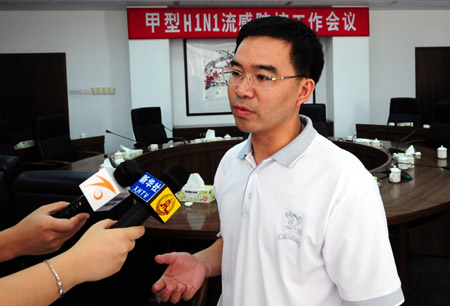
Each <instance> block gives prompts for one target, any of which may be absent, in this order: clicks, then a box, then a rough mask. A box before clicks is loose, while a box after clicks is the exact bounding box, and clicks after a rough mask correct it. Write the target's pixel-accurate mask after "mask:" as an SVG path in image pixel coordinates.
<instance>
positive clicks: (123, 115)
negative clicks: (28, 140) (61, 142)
mask: <svg viewBox="0 0 450 306" xmlns="http://www.w3.org/2000/svg"><path fill="white" fill-rule="evenodd" d="M127 36H128V34H127V17H126V11H125V10H124V11H70V12H69V11H29V12H28V11H27V12H17V11H0V42H1V43H0V53H41V52H42V53H44V52H65V53H66V65H67V87H68V90H69V91H70V90H84V91H88V92H89V91H90V90H91V88H92V87H115V88H116V94H115V95H91V94H83V95H72V94H69V96H68V100H69V116H70V133H71V137H72V138H78V137H79V135H80V134H81V133H86V134H87V135H88V136H97V135H104V134H105V130H106V129H109V130H111V131H113V132H116V133H119V134H123V135H126V136H127V137H133V131H132V128H131V117H130V109H131V102H130V100H131V99H130V68H129V60H128V58H129V55H128V37H127ZM105 142H106V144H105V150H106V152H109V151H114V150H116V149H117V148H118V145H119V143H121V144H124V145H128V146H131V145H132V142H130V141H127V140H122V139H120V138H118V137H116V136H113V135H110V134H106V136H105Z"/></svg>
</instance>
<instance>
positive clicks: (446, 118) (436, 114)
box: [427, 100, 450, 148]
mask: <svg viewBox="0 0 450 306" xmlns="http://www.w3.org/2000/svg"><path fill="white" fill-rule="evenodd" d="M427 144H428V146H430V147H432V148H438V147H440V146H441V145H443V146H445V147H447V148H448V147H449V146H450V100H446V101H439V102H437V103H436V104H435V105H434V111H433V121H432V122H431V127H430V131H429V132H428V139H427Z"/></svg>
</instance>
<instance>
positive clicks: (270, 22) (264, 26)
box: [235, 16, 324, 83]
mask: <svg viewBox="0 0 450 306" xmlns="http://www.w3.org/2000/svg"><path fill="white" fill-rule="evenodd" d="M249 36H268V37H272V38H276V39H281V40H284V41H286V42H288V43H290V44H291V46H292V48H291V61H292V65H293V66H294V68H295V70H296V73H297V74H304V75H306V76H307V77H308V78H311V79H313V80H314V82H315V83H317V82H318V81H319V78H320V75H321V73H322V69H323V63H324V59H323V50H322V44H321V43H320V40H319V38H318V37H317V35H316V33H314V31H313V30H311V29H310V28H309V27H308V26H306V25H305V24H304V23H303V22H301V21H299V20H293V19H289V18H286V17H280V16H271V17H263V18H258V19H255V20H252V21H250V22H249V23H247V24H245V25H244V26H243V27H242V28H241V30H240V31H239V34H238V37H237V39H236V50H237V49H238V47H239V45H240V44H241V42H242V41H243V40H244V39H245V38H247V37H249ZM236 50H235V52H236Z"/></svg>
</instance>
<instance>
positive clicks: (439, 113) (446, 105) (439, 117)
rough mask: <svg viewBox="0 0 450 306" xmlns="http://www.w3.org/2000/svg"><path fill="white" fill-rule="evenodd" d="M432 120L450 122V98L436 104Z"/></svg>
mask: <svg viewBox="0 0 450 306" xmlns="http://www.w3.org/2000/svg"><path fill="white" fill-rule="evenodd" d="M432 122H440V123H449V124H450V100H442V101H439V102H436V104H434V110H433V120H432Z"/></svg>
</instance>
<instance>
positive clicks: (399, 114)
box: [388, 98, 422, 126]
mask: <svg viewBox="0 0 450 306" xmlns="http://www.w3.org/2000/svg"><path fill="white" fill-rule="evenodd" d="M421 112H422V109H421V106H420V100H419V99H417V98H391V104H390V107H389V117H388V123H389V122H394V123H395V124H397V123H401V122H412V123H413V124H414V126H420V124H421V121H422V116H421Z"/></svg>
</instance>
